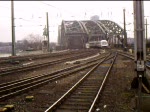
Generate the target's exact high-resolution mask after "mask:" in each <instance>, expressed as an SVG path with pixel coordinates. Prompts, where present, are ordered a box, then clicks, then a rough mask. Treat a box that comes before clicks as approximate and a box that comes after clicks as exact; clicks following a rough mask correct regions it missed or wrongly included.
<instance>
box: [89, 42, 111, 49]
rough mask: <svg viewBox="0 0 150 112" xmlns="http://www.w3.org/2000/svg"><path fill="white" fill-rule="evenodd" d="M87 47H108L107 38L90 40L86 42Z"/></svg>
mask: <svg viewBox="0 0 150 112" xmlns="http://www.w3.org/2000/svg"><path fill="white" fill-rule="evenodd" d="M86 48H108V41H107V40H100V41H90V42H88V43H86Z"/></svg>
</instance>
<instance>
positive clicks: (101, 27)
mask: <svg viewBox="0 0 150 112" xmlns="http://www.w3.org/2000/svg"><path fill="white" fill-rule="evenodd" d="M60 29H61V33H60V34H61V37H59V41H60V42H59V43H62V45H64V46H67V43H68V39H69V38H78V37H80V38H81V40H82V41H83V42H82V43H83V44H85V43H86V42H88V41H89V40H92V39H94V38H100V39H106V40H109V39H110V38H112V37H116V38H118V40H120V42H121V43H122V44H123V40H124V39H123V35H124V29H123V28H121V27H120V26H119V25H118V24H117V23H115V22H113V21H110V20H98V21H92V20H86V21H62V24H61V28H60ZM83 46H84V45H83Z"/></svg>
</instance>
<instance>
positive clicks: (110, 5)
mask: <svg viewBox="0 0 150 112" xmlns="http://www.w3.org/2000/svg"><path fill="white" fill-rule="evenodd" d="M149 6H150V1H144V13H145V16H150V10H149ZM14 8H15V9H14V13H15V26H16V27H15V35H16V41H17V40H21V39H23V38H25V37H26V36H27V35H29V34H31V33H33V34H39V35H41V36H42V35H43V28H44V26H45V25H46V12H48V14H49V26H50V28H49V30H50V42H57V36H58V30H57V29H58V25H60V24H61V21H62V20H84V19H86V20H89V19H90V17H91V16H93V15H99V17H100V19H101V20H104V19H107V20H112V21H114V22H116V23H118V24H119V25H120V26H122V27H123V8H125V9H126V24H127V34H128V37H133V15H132V13H133V1H14ZM149 20H150V19H149V17H148V23H149ZM129 23H131V24H130V25H128V24H129ZM149 28H150V27H149V26H148V29H149ZM128 30H129V31H128ZM148 35H149V36H150V33H148ZM0 42H11V2H10V1H0Z"/></svg>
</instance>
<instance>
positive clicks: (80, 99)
mask: <svg viewBox="0 0 150 112" xmlns="http://www.w3.org/2000/svg"><path fill="white" fill-rule="evenodd" d="M116 56H117V53H116V54H115V56H113V61H112V60H111V61H110V62H109V63H111V65H110V66H109V67H107V68H106V69H105V70H104V68H103V67H101V64H102V63H104V61H106V60H107V58H108V57H105V58H104V59H103V60H102V61H100V62H98V63H97V64H96V65H95V66H94V67H93V68H92V69H91V70H90V71H89V72H88V73H86V74H85V75H84V76H83V77H82V78H81V79H80V80H79V81H78V82H77V83H76V84H75V85H74V86H72V87H71V89H69V90H68V91H67V92H66V93H65V94H64V95H63V96H61V98H60V99H58V100H57V101H56V102H54V103H53V104H52V105H51V106H50V107H49V108H48V109H47V110H46V111H45V112H54V111H55V112H75V111H78V112H92V111H93V110H94V107H95V104H96V102H97V100H98V98H99V96H100V93H101V92H102V89H103V87H104V85H105V82H106V80H107V77H108V75H109V73H110V71H111V68H112V67H113V64H114V62H115V59H116ZM111 58H112V57H111ZM109 59H110V58H109Z"/></svg>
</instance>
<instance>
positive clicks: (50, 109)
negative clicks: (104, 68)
mask: <svg viewBox="0 0 150 112" xmlns="http://www.w3.org/2000/svg"><path fill="white" fill-rule="evenodd" d="M108 56H110V55H108ZM108 56H107V57H105V58H104V59H103V60H102V61H100V62H99V63H97V64H96V65H95V66H94V67H92V69H90V71H88V72H87V73H86V74H85V75H84V76H83V77H82V78H81V79H80V80H79V81H78V82H77V83H76V84H75V85H74V86H72V87H71V89H69V90H68V91H67V92H66V93H65V94H64V95H63V96H61V98H59V99H58V100H57V101H56V102H54V103H53V104H52V105H51V106H50V107H49V108H48V109H47V110H46V111H45V112H52V111H53V110H54V109H55V108H56V107H57V106H58V105H59V104H60V103H61V102H62V101H63V100H64V99H65V98H66V97H67V96H68V95H69V94H71V93H72V92H73V90H75V89H76V88H77V87H78V86H79V85H80V84H81V83H82V82H83V81H84V79H86V78H87V77H88V76H89V75H90V74H91V73H92V72H93V71H94V70H95V69H96V68H97V67H98V66H99V65H100V64H102V63H103V62H104V61H105V60H106V59H107V58H108ZM111 58H112V57H111Z"/></svg>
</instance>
